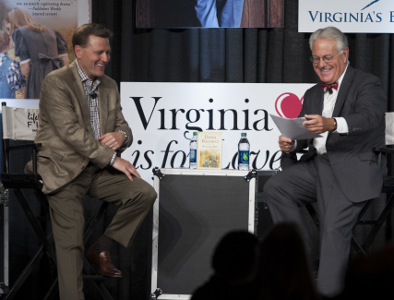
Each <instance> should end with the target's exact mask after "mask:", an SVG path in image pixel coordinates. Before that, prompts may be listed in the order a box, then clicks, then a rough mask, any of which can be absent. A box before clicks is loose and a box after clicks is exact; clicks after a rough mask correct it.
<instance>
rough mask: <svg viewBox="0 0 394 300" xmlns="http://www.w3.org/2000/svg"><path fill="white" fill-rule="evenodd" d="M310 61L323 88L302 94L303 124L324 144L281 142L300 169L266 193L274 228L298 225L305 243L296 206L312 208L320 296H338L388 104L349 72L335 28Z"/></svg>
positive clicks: (372, 80) (314, 44)
mask: <svg viewBox="0 0 394 300" xmlns="http://www.w3.org/2000/svg"><path fill="white" fill-rule="evenodd" d="M309 42H310V47H311V50H312V56H311V61H312V63H313V67H314V70H315V72H316V74H317V75H318V76H319V78H320V80H321V82H320V83H319V84H317V85H315V86H314V87H312V88H311V89H309V90H308V91H307V92H306V93H305V97H304V102H303V107H302V110H301V113H300V117H305V118H306V121H305V122H304V126H305V127H306V128H307V129H308V130H309V131H311V132H312V133H317V134H321V135H322V137H320V138H314V139H310V140H298V141H293V140H291V139H289V138H286V137H284V136H280V137H279V147H280V149H281V150H282V151H283V152H284V154H285V156H287V157H289V156H290V157H291V156H294V153H296V152H297V151H299V150H300V149H302V148H305V147H308V146H309V150H308V153H306V154H305V155H304V156H303V157H302V158H301V159H300V161H299V162H297V163H295V164H293V165H291V166H290V167H289V168H287V169H285V170H284V171H283V172H281V173H279V174H278V175H276V176H274V177H272V178H271V179H270V180H269V181H268V182H267V184H266V186H265V187H264V197H265V199H266V201H267V202H268V205H269V208H270V212H271V215H272V218H273V220H274V222H281V221H295V222H297V223H298V224H299V225H300V226H301V227H302V228H301V229H302V230H303V232H304V234H305V238H306V239H307V241H308V242H309V243H310V237H309V235H308V233H307V229H306V227H305V225H304V222H303V221H304V220H302V217H301V214H300V209H299V207H300V206H303V205H306V204H307V203H311V202H315V201H317V205H318V213H319V218H320V262H319V269H318V282H317V283H318V289H319V291H320V293H322V294H323V295H325V296H334V295H336V294H338V293H339V292H340V291H341V289H342V282H343V274H344V271H345V268H346V265H347V262H348V256H349V251H350V241H351V234H352V228H353V226H354V224H355V222H356V218H357V216H358V215H359V213H360V211H361V210H362V208H363V207H364V205H365V201H366V200H369V199H372V198H375V197H378V196H379V194H380V191H381V187H382V183H383V180H382V171H381V167H380V165H379V164H378V159H377V154H375V153H374V152H373V150H372V149H373V148H374V147H380V146H384V141H385V122H384V113H385V111H386V99H385V96H384V94H383V92H382V90H381V88H380V82H379V79H378V78H377V77H375V76H373V75H371V74H367V73H363V72H361V71H359V70H356V69H354V68H352V67H351V66H350V64H349V62H348V55H349V48H348V43H347V39H346V36H345V35H344V34H343V33H342V32H340V31H339V30H338V29H336V28H334V27H327V28H324V29H319V30H317V31H316V32H314V33H313V34H312V35H311V37H310V40H309Z"/></svg>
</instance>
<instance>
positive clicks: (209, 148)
mask: <svg viewBox="0 0 394 300" xmlns="http://www.w3.org/2000/svg"><path fill="white" fill-rule="evenodd" d="M197 169H212V170H221V169H222V133H221V132H199V133H198V134H197Z"/></svg>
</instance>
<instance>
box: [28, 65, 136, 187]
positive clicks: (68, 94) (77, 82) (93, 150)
mask: <svg viewBox="0 0 394 300" xmlns="http://www.w3.org/2000/svg"><path fill="white" fill-rule="evenodd" d="M100 80H101V83H100V85H99V86H98V98H99V111H100V130H101V135H104V134H105V133H108V132H115V131H118V130H123V131H125V132H126V133H127V136H128V141H127V145H125V146H124V148H123V149H125V148H127V147H129V146H130V145H131V143H132V133H131V129H130V127H129V126H128V124H127V122H126V121H125V119H124V117H123V114H122V108H121V106H120V96H119V92H118V87H117V84H116V83H115V81H114V80H113V79H111V78H109V77H107V76H105V75H104V76H103V77H101V78H100ZM39 107H40V115H39V126H38V130H37V136H36V139H35V142H36V143H42V147H41V148H40V149H39V151H38V162H37V169H38V173H39V175H40V176H41V177H42V179H43V189H42V191H43V192H44V193H46V194H49V193H52V192H55V191H56V190H58V189H59V188H61V187H63V186H64V185H66V184H67V183H69V182H70V181H72V180H73V179H74V178H76V177H77V176H78V175H79V174H80V173H81V172H82V171H83V170H84V169H85V168H86V166H87V165H88V164H89V162H92V163H93V164H95V165H97V166H98V167H100V168H105V167H107V166H108V164H109V162H110V160H111V158H112V156H113V153H114V151H113V150H112V149H111V148H110V147H108V146H106V145H104V144H102V143H100V142H99V141H98V140H96V139H95V138H94V137H93V133H92V128H91V125H90V116H89V109H88V105H87V101H86V97H85V93H84V89H83V86H82V82H81V78H80V76H79V74H78V70H77V65H76V64H75V62H74V63H72V64H70V65H69V66H66V67H63V68H61V69H59V70H56V71H53V72H51V73H50V74H49V75H48V76H46V78H45V80H44V81H43V84H42V87H41V95H40V106H39ZM123 149H121V150H123ZM26 172H32V162H29V163H28V164H27V166H26Z"/></svg>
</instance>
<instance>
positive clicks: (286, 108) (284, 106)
mask: <svg viewBox="0 0 394 300" xmlns="http://www.w3.org/2000/svg"><path fill="white" fill-rule="evenodd" d="M303 100H304V97H302V98H301V99H299V98H298V97H297V95H294V94H293V93H283V94H282V95H280V96H279V97H278V99H276V102H275V109H276V112H277V113H278V115H279V116H281V117H285V118H288V119H294V118H297V117H298V115H299V114H300V112H301V108H302V101H303Z"/></svg>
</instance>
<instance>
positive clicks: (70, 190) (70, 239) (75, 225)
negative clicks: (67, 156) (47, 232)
mask: <svg viewBox="0 0 394 300" xmlns="http://www.w3.org/2000/svg"><path fill="white" fill-rule="evenodd" d="M114 172H115V173H114ZM85 195H90V196H92V197H94V198H99V199H101V200H103V201H107V202H110V203H112V204H115V205H118V206H119V208H118V211H117V213H116V215H115V216H114V218H113V219H112V222H111V223H110V225H109V226H108V227H107V229H106V231H105V234H106V235H107V236H108V237H110V238H112V239H114V240H115V241H117V242H119V243H120V244H122V245H123V246H125V247H128V246H129V245H130V243H131V241H132V237H133V235H134V233H135V232H136V231H137V229H138V228H139V226H140V225H141V223H142V221H143V220H144V218H145V216H146V215H147V213H148V212H149V210H150V208H151V207H152V205H153V203H154V201H155V199H156V192H155V191H154V189H153V188H152V186H151V185H150V184H148V183H147V182H145V181H144V180H142V179H139V178H135V177H134V181H130V180H129V179H128V178H127V177H126V175H124V174H123V173H120V172H117V171H115V170H113V171H111V172H109V171H108V170H106V169H104V170H100V169H99V168H98V167H96V166H94V165H89V166H88V167H87V168H86V169H85V170H84V171H83V172H82V173H81V174H80V175H79V176H78V177H77V178H76V179H75V180H73V181H72V182H71V183H69V184H68V185H67V186H65V187H64V188H62V189H61V190H60V191H58V192H56V193H52V194H49V195H48V198H49V205H50V213H51V220H52V229H53V234H54V239H55V246H56V256H57V268H58V277H59V292H60V299H62V300H69V299H79V300H80V299H84V295H83V291H82V288H83V282H82V268H83V255H84V246H83V230H84V222H85V220H84V215H83V201H84V199H85Z"/></svg>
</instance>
